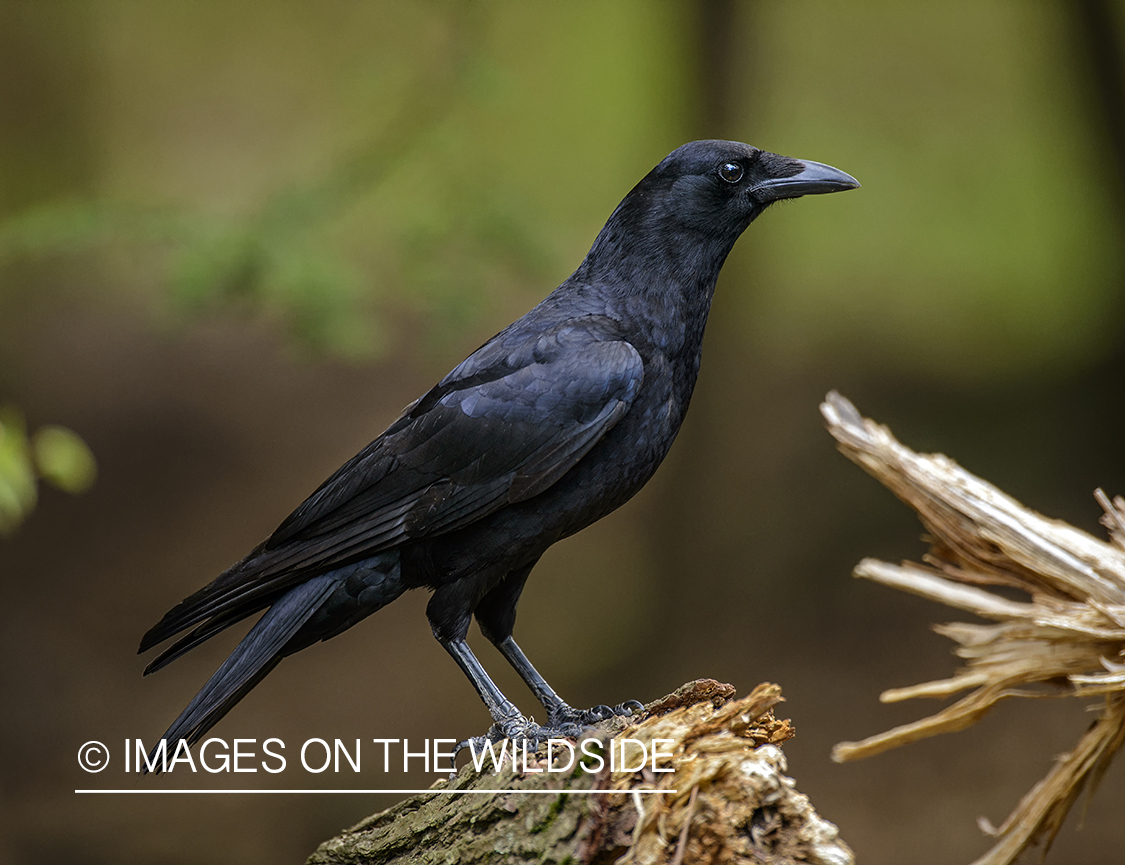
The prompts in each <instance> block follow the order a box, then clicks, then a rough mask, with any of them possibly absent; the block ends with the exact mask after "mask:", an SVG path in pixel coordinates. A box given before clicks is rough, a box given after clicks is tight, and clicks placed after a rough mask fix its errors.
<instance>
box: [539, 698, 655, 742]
mask: <svg viewBox="0 0 1125 865" xmlns="http://www.w3.org/2000/svg"><path fill="white" fill-rule="evenodd" d="M643 709H644V705H643V704H641V703H639V702H638V701H636V700H626V701H625V702H624V703H621V704H620V705H618V706H604V705H602V706H594V707H593V708H590V709H572V708H571V707H570V706H568V705H567V704H566V703H563V704H562V705H560V706H559V707H558V708H556V709H555V711H553V712H552V713H551V716H550V717H549V718H548V719H547V723H548V724H549V725H550V727H551V728H552V729H558V728H560V727H563V726H565V725H577V726H578V727H579V728H582V727H588V726H590V725H591V724H597V723H598V722H599V721H606V720H608V719H609V718H616V717H621V716H624V715H635V714H637V713H638V712H640V711H642V710H643ZM564 735H572V734H569V733H567V734H564Z"/></svg>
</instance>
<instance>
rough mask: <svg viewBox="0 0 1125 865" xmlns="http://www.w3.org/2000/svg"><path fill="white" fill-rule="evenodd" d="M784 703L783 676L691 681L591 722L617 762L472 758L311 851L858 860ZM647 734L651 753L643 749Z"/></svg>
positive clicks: (627, 859)
mask: <svg viewBox="0 0 1125 865" xmlns="http://www.w3.org/2000/svg"><path fill="white" fill-rule="evenodd" d="M779 702H781V689H780V688H779V687H778V686H777V685H772V684H762V685H759V686H758V687H757V688H755V689H754V691H753V692H752V693H751V694H749V695H748V696H746V697H743V698H741V699H736V698H735V697H734V688H733V687H731V686H730V685H724V684H721V683H719V682H716V681H714V680H713V679H701V680H698V681H696V682H690V683H688V684H687V685H684V686H683V687H681V688H680V689H679V690H677V691H676V692H675V693H674V694H670V695H669V696H667V697H664V698H663V699H661V700H658V701H656V702H654V703H650V704H649V705H648V706H646V707H645V711H644V713H643V715H642V716H641V717H640V718H639V719H636V720H635V722H633V723H629V722H626V721H625V720H624V719H620V718H618V719H614V720H613V721H612V722H607V724H608V726H607V727H606V728H605V729H603V730H600V731H598V732H596V733H595V732H591V735H593V736H596V740H597V741H596V743H595V744H599V743H600V744H599V749H598V752H599V753H602V754H605V753H610V754H612V753H615V752H616V753H617V754H618V761H617V765H618V767H619V768H618V769H617V770H614V769H613V768H612V767H611V766H610V765H609V763H608V762H606V763H605V765H603V766H602V767H601V768H600V769H599V770H597V771H592V772H591V771H582V770H575V771H573V772H569V771H568V772H567V773H566V774H564V775H559V774H557V773H555V774H552V773H550V772H549V771H544V770H545V769H549V765H548V764H549V761H550V756H549V754H548V755H547V756H538V757H537V756H536V755H535V754H534V753H533V754H532V756H531V763H530V764H523V763H522V761H521V765H519V766H518V767H516V768H515V769H513V768H504V769H501V770H499V771H489V769H488V768H485V769H484V770H483V771H481V770H478V769H476V768H475V767H473V766H465V767H464V768H462V770H461V771H460V772H459V773H458V775H457V777H456V778H455V779H453V780H451V781H439V782H438V783H436V784H435V785H434V786H433V788H432V790H431V791H430V792H427V793H425V794H423V795H420V796H415V797H413V798H411V799H407V800H406V801H404V802H400V803H399V804H397V805H395V806H394V807H392V808H390V809H388V810H386V811H383V812H382V813H380V814H376V815H374V816H372V817H369V818H367V819H366V820H364V821H363V822H362V823H360V824H359V825H358V826H355V827H353V828H351V829H349V830H348V831H347V832H345V833H344V834H342V835H340V836H338V837H336V838H333V839H331V840H330V841H326V842H325V843H324V844H322V845H321V846H320V848H319V849H318V850H317V851H316V852H315V853H314V854H313V856H312V857H311V858H310V859H309V863H310V865H377V863H378V865H391V863H396V865H397V863H403V865H405V863H407V862H409V863H411V865H439V863H449V862H458V863H461V865H469V863H477V862H480V863H486V862H487V863H494V862H506V863H520V862H526V863H537V865H563V863H568V865H611V863H617V865H683V863H690V865H709V863H714V865H719V863H722V865H795V863H800V862H804V863H810V865H852V863H853V862H854V857H853V856H852V852H851V850H850V849H849V848H848V846H847V844H845V843H844V842H843V841H842V840H841V839H840V838H839V835H838V833H837V830H836V827H835V826H834V825H833V824H832V823H829V822H828V821H827V820H825V819H823V818H821V817H820V816H819V815H818V814H817V813H816V810H815V809H814V808H813V807H812V804H811V803H810V802H809V799H808V797H807V796H805V795H803V794H802V793H800V792H798V791H797V789H796V784H795V782H794V781H793V780H792V779H791V778H789V777H787V775H786V771H787V770H786V764H785V756H784V754H782V751H781V748H780V747H779V746H780V745H781V743H782V742H784V741H786V740H787V739H790V738H792V736H793V727H792V725H791V724H790V723H789V721H786V720H781V719H777V718H775V717H774V715H773V712H772V709H773V707H774V706H776V705H777V704H778V703H779ZM646 743H647V744H648V745H649V746H651V747H648V750H647V754H648V755H651V761H646V759H645V757H644V756H641V755H640V754H639V751H640V750H641V749H644V748H645V747H646ZM656 746H658V747H656ZM654 751H656V752H657V753H655V754H654ZM585 753H591V752H590V751H586V752H585ZM622 766H624V767H627V768H620V767H622ZM638 767H639V768H638ZM469 794H473V795H469Z"/></svg>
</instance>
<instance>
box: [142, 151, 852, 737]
mask: <svg viewBox="0 0 1125 865" xmlns="http://www.w3.org/2000/svg"><path fill="white" fill-rule="evenodd" d="M858 185H859V184H858V183H857V182H856V181H855V180H854V179H853V178H852V177H850V176H849V175H847V174H845V173H844V172H842V171H838V170H837V169H835V168H831V167H830V166H827V165H822V164H820V163H817V162H806V161H802V160H798V159H791V158H788V157H785V156H778V155H776V154H773V153H767V152H765V151H762V150H758V149H756V148H754V147H750V146H748V145H746V144H740V143H738V142H733V141H695V142H692V143H690V144H685V145H684V146H683V147H680V148H679V149H677V150H674V151H673V152H672V153H670V154H669V155H668V156H667V157H666V158H665V159H664V160H662V161H661V163H660V164H659V165H657V166H656V167H655V168H654V169H653V170H652V171H650V172H649V173H648V175H647V176H645V178H644V179H643V180H641V182H640V183H638V184H637V185H636V186H635V187H634V188H633V190H632V191H631V192H630V193H629V194H628V195H626V196H625V199H624V200H623V201H622V202H621V203H620V204H619V205H618V206H617V209H616V210H614V211H613V214H612V215H611V216H610V217H609V220H608V221H607V222H606V224H605V227H604V228H602V230H601V232H600V233H599V234H598V236H597V239H595V240H594V245H593V246H592V247H591V248H590V252H589V253H588V254H587V255H586V258H585V260H583V262H582V263H581V264H580V265H579V266H578V269H577V270H576V271H575V272H574V273H573V274H572V275H571V276H570V277H569V278H568V279H567V280H566V281H565V282H563V284H562V285H560V286H559V287H558V288H557V289H555V290H554V291H553V292H551V294H549V295H548V296H547V297H546V299H544V300H543V301H542V302H541V303H540V304H539V305H538V306H536V307H535V308H534V309H532V310H531V311H530V312H528V313H527V314H526V315H525V316H523V318H521V319H519V320H518V321H516V322H514V323H513V324H510V325H509V326H508V327H506V328H504V330H502V331H500V333H498V334H497V335H496V336H494V337H493V338H492V339H490V340H489V341H488V342H486V343H485V344H484V345H483V346H481V347H480V348H479V349H477V350H476V351H475V352H473V353H472V354H471V355H469V357H468V358H466V359H465V360H464V361H462V362H461V364H460V365H458V366H457V367H456V368H455V369H454V370H453V371H452V372H451V373H449V375H447V376H446V377H445V378H443V379H442V380H441V381H440V382H439V383H438V384H437V386H436V387H434V388H433V389H432V390H430V391H429V392H428V393H426V394H425V395H424V396H422V397H421V398H420V399H418V400H417V401H416V402H414V403H413V404H411V405H410V406H409V407H408V408H407V409H406V410H405V411H404V412H403V414H402V415H401V417H399V419H398V420H396V421H395V422H394V423H392V424H391V425H390V426H389V427H388V428H387V430H386V431H385V432H383V433H382V434H381V435H380V436H379V437H378V438H376V439H375V441H373V442H372V443H371V444H369V445H368V446H367V447H365V448H364V449H363V450H362V451H360V452H359V453H358V454H357V455H356V456H355V457H353V458H352V459H351V460H349V461H348V462H347V463H345V464H344V465H343V466H342V467H341V468H340V469H339V471H337V472H336V473H335V474H334V475H332V477H330V478H329V479H328V480H327V481H325V482H324V483H323V484H322V485H321V486H320V488H319V489H317V490H316V492H314V493H313V494H312V495H311V496H309V498H308V499H306V500H305V501H304V502H303V503H302V504H301V505H300V506H299V507H298V508H297V509H296V510H295V511H293V513H292V514H290V515H289V516H288V517H286V518H285V520H284V521H283V522H282V523H281V525H280V526H278V528H277V530H276V531H275V532H274V533H273V534H272V535H270V536H269V537H268V538H267V539H266V540H265V541H263V542H262V543H260V544H259V545H258V546H257V547H255V548H254V549H253V550H251V552H250V553H249V554H248V555H247V556H246V557H245V558H244V559H242V561H240V562H238V563H237V564H235V565H233V566H232V567H230V568H229V569H228V570H227V571H225V572H224V573H223V574H221V575H220V576H219V577H218V578H217V579H215V580H214V581H213V582H212V583H210V584H209V585H207V586H204V587H203V588H202V589H200V590H199V591H198V592H196V593H195V594H193V595H191V596H190V597H188V598H186V599H185V600H184V601H183V602H182V603H180V604H179V605H177V606H176V607H174V608H173V609H172V610H171V611H170V612H169V613H168V614H167V615H166V616H165V617H164V618H163V619H162V620H161V621H160V623H159V624H157V625H156V626H155V627H154V628H152V630H150V631H149V632H148V633H147V634H145V636H144V639H143V640H142V641H141V647H140V651H142V652H143V651H146V650H148V649H150V648H152V647H153V646H155V645H157V644H158V643H161V642H163V641H164V640H167V639H169V638H170V637H173V636H175V635H176V634H179V633H180V632H182V631H185V630H187V629H189V628H190V629H192V630H190V631H189V632H188V633H187V634H186V635H184V636H181V637H180V639H179V640H178V641H176V642H175V643H174V644H172V645H171V646H169V647H168V648H166V649H165V650H164V652H163V653H162V654H161V655H160V656H159V657H158V658H156V659H155V660H154V661H153V662H152V663H151V664H149V666H148V668H147V669H146V670H145V673H146V674H147V673H152V672H155V671H156V670H159V669H160V668H161V667H163V666H164V665H166V664H167V663H168V662H170V661H172V660H174V659H175V658H178V657H179V656H180V655H182V654H184V653H185V652H187V651H188V650H189V649H192V648H194V647H195V646H198V645H199V644H200V643H202V642H203V641H204V640H207V639H208V638H210V637H212V636H214V635H215V634H217V633H218V632H220V631H222V630H223V629H224V628H226V627H228V626H229V625H233V624H234V623H235V622H238V621H240V620H241V619H244V618H246V617H247V616H250V615H252V614H254V613H257V612H259V611H260V610H263V609H265V610H266V612H265V614H264V615H263V616H262V617H261V618H260V619H259V620H258V622H257V623H256V624H255V625H254V627H253V628H251V630H250V632H249V633H248V634H247V635H246V637H245V638H244V639H243V640H242V642H240V643H239V644H238V646H237V647H236V648H235V650H234V651H233V652H232V653H231V655H230V657H229V658H227V660H226V661H225V662H224V663H223V665H222V666H221V667H220V668H219V669H218V671H216V673H215V674H214V675H213V676H212V677H211V679H210V680H209V681H208V682H207V684H206V685H204V686H203V689H202V690H201V691H200V692H199V693H198V694H197V695H196V696H195V698H194V699H193V700H192V701H191V702H190V703H189V704H188V706H187V708H186V709H184V711H183V712H182V713H181V714H180V716H179V717H178V718H177V719H176V720H175V721H174V722H173V724H172V726H171V727H170V728H169V729H168V732H167V733H165V739H166V740H167V741H168V746H169V750H171V748H172V747H174V746H175V744H176V743H177V742H178V740H180V739H186V740H187V741H188V744H191V743H193V742H196V741H198V740H199V739H200V738H202V736H203V735H204V734H205V733H206V732H207V731H208V730H209V729H210V728H211V727H212V726H213V725H214V724H215V723H216V722H217V721H218V720H219V719H220V718H222V717H223V715H225V714H226V713H227V712H228V711H229V710H230V709H231V707H232V706H234V704H235V703H237V702H238V701H239V700H241V699H242V698H243V697H244V696H245V695H246V694H247V692H249V691H250V689H251V688H253V687H254V686H255V685H256V684H258V682H260V681H261V680H262V678H263V677H264V676H265V675H266V674H267V673H268V672H269V671H270V670H272V669H273V668H274V667H275V666H276V665H277V663H278V662H279V661H280V660H281V659H282V658H284V657H285V656H286V655H291V654H292V653H294V652H297V651H299V650H301V649H304V648H305V647H307V646H310V645H312V644H313V643H315V642H318V641H320V640H326V639H328V638H329V637H332V636H335V635H336V634H339V633H341V632H342V631H344V630H345V629H347V628H350V627H351V626H352V625H354V624H356V623H357V622H359V621H360V620H362V619H365V618H366V617H367V616H369V615H371V614H372V613H374V612H375V611H376V610H378V609H380V608H381V607H384V606H386V605H387V604H389V603H390V602H391V601H393V600H395V599H396V598H397V597H398V596H399V595H401V594H402V593H403V592H404V591H406V590H407V589H415V588H428V589H430V590H431V591H432V592H433V596H432V597H431V598H430V601H429V605H428V606H427V608H426V615H427V617H428V619H429V622H430V627H431V628H432V629H433V633H434V636H435V637H436V638H437V640H438V642H440V643H441V645H442V646H444V647H445V649H446V651H448V652H449V654H450V655H452V656H453V659H454V660H455V661H456V662H457V663H458V664H459V665H460V667H461V669H462V670H464V672H465V675H467V676H468V677H469V681H471V682H472V684H473V687H474V688H476V690H477V693H478V694H480V697H481V699H482V700H483V701H484V704H485V706H486V707H487V708H488V711H489V713H490V714H491V715H492V719H493V722H494V723H493V725H492V727H491V728H490V729H489V731H488V734H487V737H488V738H490V739H491V740H493V741H499V740H500V739H501V738H511V739H520V738H527V739H530V740H533V741H535V740H539V741H541V740H542V739H544V738H546V737H548V736H558V735H575V734H576V733H577V731H578V730H579V729H581V727H582V726H584V725H586V724H589V723H592V722H594V721H597V720H601V719H603V718H606V717H609V716H610V715H611V714H625V713H628V712H630V711H633V710H635V709H636V708H638V707H639V704H637V703H636V701H628V702H626V703H623V704H621V705H619V706H617V707H616V708H614V709H610V708H608V707H606V706H596V707H594V708H593V709H586V710H577V709H573V708H571V707H570V706H569V705H568V704H567V703H566V702H564V701H563V699H562V698H561V697H559V695H558V694H556V693H555V692H554V691H553V690H552V689H551V687H550V686H549V685H548V684H547V683H546V682H545V681H544V680H543V677H542V676H540V675H539V673H538V672H537V671H536V670H535V668H534V667H532V666H531V662H530V661H528V659H527V657H526V656H525V655H524V654H523V652H522V651H521V650H520V647H519V646H518V645H517V644H516V641H515V640H514V639H513V638H512V626H513V625H514V623H515V619H516V603H517V601H518V600H519V597H520V592H521V591H523V586H524V583H525V582H526V580H527V576H528V574H529V573H531V569H532V568H533V567H534V566H535V563H536V562H537V561H538V560H539V557H540V556H541V555H543V552H544V551H545V550H546V549H547V548H548V547H549V546H551V544H553V543H555V542H556V541H558V540H560V539H562V538H565V537H567V536H568V535H572V534H574V533H575V532H577V531H579V530H580V529H583V528H585V527H586V526H588V525H590V523H592V522H594V521H595V520H598V519H600V518H601V517H604V516H605V515H606V514H608V513H609V512H610V511H612V510H614V509H615V508H617V507H619V506H620V505H622V504H624V503H625V502H626V501H628V500H629V498H631V497H632V496H633V495H634V494H635V493H636V492H637V490H639V489H640V488H641V487H642V486H643V485H644V483H645V482H646V481H647V480H648V479H649V478H650V477H651V476H652V474H653V472H654V471H656V467H657V466H658V465H660V462H661V460H663V459H664V456H665V454H667V453H668V449H669V447H671V445H672V441H673V439H675V437H676V432H677V431H678V430H679V428H680V423H681V421H683V419H684V414H685V413H686V412H687V408H688V401H689V400H690V399H691V393H692V389H693V388H694V386H695V380H696V376H697V374H698V372H699V360H700V351H701V345H702V342H703V329H704V326H705V325H706V323H707V314H708V312H709V310H710V307H711V297H712V294H713V292H714V290H715V280H716V279H717V278H718V275H719V269H720V268H721V267H722V266H723V262H724V261H725V260H726V257H727V254H728V253H729V252H730V250H731V248H732V247H733V246H734V243H735V241H736V240H737V239H738V237H739V235H741V234H742V232H743V230H744V229H745V228H746V227H747V226H748V225H749V224H750V223H751V222H752V221H753V220H754V219H755V217H757V216H758V214H760V213H761V212H762V211H763V210H764V209H765V208H766V207H768V206H769V205H770V204H771V203H772V202H774V201H778V200H780V199H783V198H796V197H798V196H801V195H810V194H816V193H825V192H837V191H839V190H844V189H853V188H855V187H857V186H858ZM474 616H475V617H476V620H477V622H478V624H479V625H480V629H481V631H482V632H483V634H484V635H485V637H486V638H488V640H489V641H491V642H492V643H493V644H494V645H495V646H496V647H497V648H498V649H499V650H500V653H501V654H502V655H503V656H504V657H505V658H506V659H507V660H508V662H509V663H510V664H511V665H512V666H513V667H514V668H515V669H516V671H517V672H518V673H519V674H520V676H521V677H522V678H523V680H524V681H525V682H526V683H527V685H528V687H529V688H530V689H531V690H532V692H533V693H534V694H535V697H536V699H538V700H539V702H541V703H542V704H543V707H544V709H545V710H546V723H545V724H544V725H542V726H540V725H538V724H536V723H534V722H532V721H530V720H529V719H528V718H525V717H524V716H523V715H522V714H521V713H520V711H519V709H517V708H516V707H515V705H514V704H513V703H512V702H511V701H510V700H508V699H507V697H505V696H504V695H503V694H502V693H501V692H500V689H499V688H498V687H496V685H495V684H494V683H493V681H492V679H490V678H489V676H488V674H487V673H486V672H485V670H484V668H483V667H482V666H481V664H480V662H479V661H478V660H477V658H476V656H475V655H474V654H473V653H472V651H471V650H470V649H469V646H468V644H467V643H466V641H465V637H466V634H467V633H468V629H469V623H470V620H471V619H472V618H473V617H474ZM482 741H483V740H482ZM462 744H464V743H462Z"/></svg>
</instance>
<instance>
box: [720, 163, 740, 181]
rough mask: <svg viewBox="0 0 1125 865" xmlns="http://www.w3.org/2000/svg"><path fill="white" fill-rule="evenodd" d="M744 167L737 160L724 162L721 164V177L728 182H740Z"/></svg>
mask: <svg viewBox="0 0 1125 865" xmlns="http://www.w3.org/2000/svg"><path fill="white" fill-rule="evenodd" d="M742 174H743V168H742V166H741V165H739V164H738V163H737V162H724V163H723V164H722V165H720V166H719V177H721V178H723V180H725V181H726V182H727V183H738V181H740V180H741V179H742Z"/></svg>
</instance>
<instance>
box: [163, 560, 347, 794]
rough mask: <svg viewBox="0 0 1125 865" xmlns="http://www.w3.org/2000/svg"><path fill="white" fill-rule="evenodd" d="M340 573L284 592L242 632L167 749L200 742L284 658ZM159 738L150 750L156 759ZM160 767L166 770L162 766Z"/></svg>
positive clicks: (169, 736)
mask: <svg viewBox="0 0 1125 865" xmlns="http://www.w3.org/2000/svg"><path fill="white" fill-rule="evenodd" d="M339 582H340V580H339V577H338V576H336V575H335V574H322V575H321V576H318V577H313V578H312V579H310V580H307V581H306V582H303V583H301V584H300V585H298V586H295V587H294V588H292V589H290V590H289V591H288V592H286V593H285V594H284V595H282V596H281V597H280V598H279V599H278V600H277V601H276V602H275V603H274V604H273V606H271V607H270V608H269V609H268V610H266V612H265V614H264V615H263V616H262V618H260V619H259V620H258V622H257V624H255V625H254V627H253V628H251V629H250V632H249V633H248V634H247V635H246V636H245V637H243V639H242V642H241V643H239V644H238V645H237V646H236V647H235V649H234V651H233V652H231V654H230V657H229V658H227V659H226V660H225V661H224V662H223V665H222V666H221V667H219V669H218V670H216V671H215V674H214V675H213V676H212V677H211V678H210V679H208V680H207V684H206V685H204V686H203V687H202V688H201V689H200V691H199V693H198V694H196V695H195V697H194V698H193V699H192V701H191V702H190V703H188V705H187V708H185V709H184V710H183V712H181V713H180V717H178V718H177V719H176V720H175V721H174V722H172V726H171V727H169V728H168V732H166V733H165V734H164V739H165V740H166V742H167V753H168V754H169V755H171V754H173V753H175V749H176V746H177V745H178V744H179V740H180V739H186V740H187V743H188V745H193V744H194V743H196V742H198V741H199V740H200V739H202V738H203V736H204V735H205V734H206V733H207V731H208V730H210V729H211V728H212V727H213V726H214V725H215V724H216V723H217V722H218V721H219V719H220V718H222V717H223V715H225V714H226V713H227V712H229V711H230V710H231V708H233V707H234V705H235V704H236V703H237V702H238V701H239V700H241V699H242V698H243V697H244V696H246V694H247V693H249V691H250V689H251V688H253V687H254V686H255V685H257V684H258V682H260V681H261V680H262V679H263V678H265V676H266V674H267V673H269V672H270V670H272V669H273V668H274V667H276V666H277V664H278V662H279V661H280V660H281V659H282V657H283V655H282V649H283V648H284V647H285V644H286V643H287V642H289V640H290V639H291V638H292V637H293V635H294V634H295V633H297V631H298V630H299V629H300V628H301V626H302V625H304V624H305V622H307V621H308V620H309V618H310V617H311V616H312V615H313V613H315V612H316V611H317V609H318V608H319V607H320V606H321V604H323V603H324V601H325V600H326V599H327V598H328V596H329V595H330V594H332V592H333V590H334V589H335V588H336V587H337V586H338V585H339ZM158 750H159V743H158V744H157V747H156V748H154V749H153V751H152V753H151V754H150V755H149V763H150V764H151V763H152V762H153V761H154V759H155V758H156V755H157V753H158ZM155 771H157V772H159V771H161V770H160V769H159V768H158V769H156V770H155Z"/></svg>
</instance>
